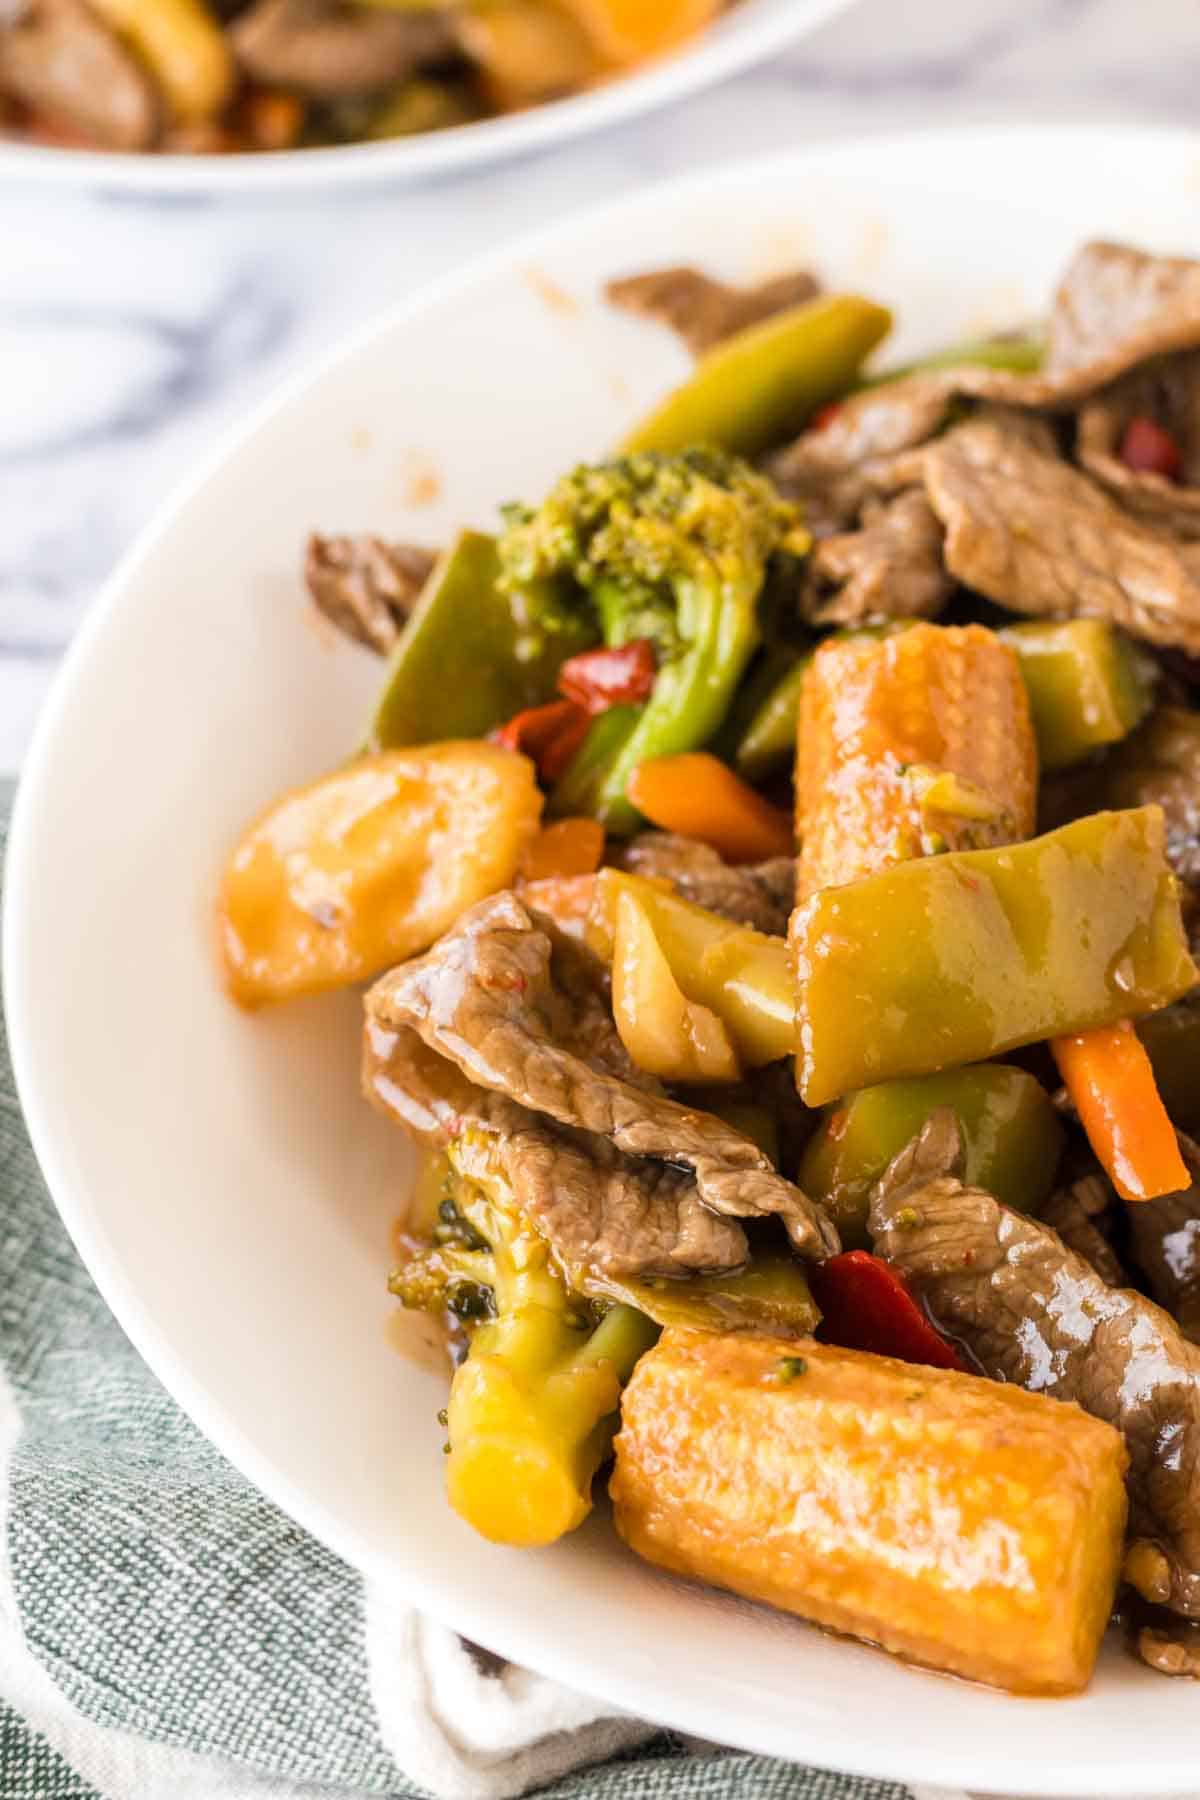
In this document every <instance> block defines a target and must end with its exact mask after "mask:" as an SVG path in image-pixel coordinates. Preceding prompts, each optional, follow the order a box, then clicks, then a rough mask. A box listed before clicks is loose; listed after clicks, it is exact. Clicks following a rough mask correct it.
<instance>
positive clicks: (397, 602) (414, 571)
mask: <svg viewBox="0 0 1200 1800" xmlns="http://www.w3.org/2000/svg"><path fill="white" fill-rule="evenodd" d="M436 561H437V554H436V552H435V551H433V550H426V549H425V548H423V547H422V546H421V545H419V544H389V543H386V542H385V541H384V539H383V538H378V537H371V536H370V535H369V534H368V533H363V534H362V535H361V536H360V537H321V536H320V535H319V534H318V533H317V532H315V531H314V532H313V534H312V536H311V537H310V538H309V540H308V547H307V549H306V551H305V557H304V579H305V582H306V583H307V585H308V591H309V593H310V594H311V595H312V598H313V603H314V605H315V606H316V608H317V610H318V611H319V612H322V613H324V615H325V617H326V618H327V619H328V620H329V621H330V622H331V623H332V624H334V625H336V626H337V628H338V630H339V631H343V632H345V634H346V636H347V637H350V638H353V639H354V641H355V642H356V643H358V644H365V645H366V647H367V649H368V650H374V651H377V652H378V654H379V655H380V656H386V654H387V653H388V651H389V650H391V649H392V648H393V647H394V646H395V644H396V641H397V639H398V638H399V636H400V632H401V629H402V627H403V625H404V621H405V620H406V619H407V617H408V615H409V613H410V612H411V611H412V609H413V607H414V606H415V604H416V601H417V596H418V595H419V594H420V592H421V589H422V588H423V587H424V586H425V583H426V581H427V580H428V578H429V573H430V570H431V569H432V568H433V565H434V563H435V562H436Z"/></svg>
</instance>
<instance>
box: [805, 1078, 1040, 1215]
mask: <svg viewBox="0 0 1200 1800" xmlns="http://www.w3.org/2000/svg"><path fill="white" fill-rule="evenodd" d="M939 1106H949V1107H951V1108H952V1109H953V1111H954V1112H955V1113H956V1114H957V1115H958V1120H959V1123H960V1125H961V1126H962V1131H963V1144H964V1148H965V1152H966V1179H967V1181H968V1182H970V1183H971V1184H972V1186H975V1187H981V1188H985V1189H986V1190H987V1192H988V1193H989V1194H994V1195H995V1197H996V1199H997V1200H999V1201H1001V1202H1002V1203H1003V1204H1004V1205H1005V1206H1011V1207H1013V1208H1014V1209H1015V1210H1016V1211H1017V1212H1027V1213H1036V1212H1037V1211H1038V1209H1039V1207H1040V1206H1041V1205H1042V1203H1043V1202H1044V1201H1045V1200H1046V1199H1047V1198H1048V1196H1049V1193H1050V1189H1051V1184H1052V1183H1053V1180H1054V1171H1055V1169H1056V1168H1057V1166H1058V1159H1059V1155H1060V1154H1061V1151H1062V1145H1063V1136H1064V1133H1063V1128H1062V1126H1061V1124H1060V1123H1059V1120H1058V1115H1057V1113H1056V1112H1055V1110H1054V1107H1053V1106H1052V1104H1051V1102H1050V1097H1049V1095H1048V1094H1047V1093H1046V1090H1045V1088H1044V1087H1043V1086H1042V1084H1041V1082H1039V1081H1037V1080H1035V1079H1034V1077H1033V1076H1032V1075H1030V1074H1028V1073H1027V1072H1026V1071H1025V1070H1024V1069H1018V1068H1014V1067H1013V1066H1012V1065H1011V1064H1009V1063H977V1064H976V1065H975V1066H974V1067H972V1068H968V1069H949V1070H947V1071H946V1072H945V1073H944V1074H941V1075H920V1076H917V1077H916V1079H915V1080H911V1081H885V1082H882V1083H880V1085H879V1086H877V1087H868V1088H861V1089H860V1090H859V1092H858V1093H856V1094H849V1095H848V1096H847V1097H846V1099H845V1100H843V1101H842V1102H841V1103H840V1104H839V1105H837V1106H835V1107H833V1108H831V1109H830V1111H829V1112H828V1113H827V1114H826V1116H825V1118H824V1119H823V1121H822V1123H821V1125H820V1126H819V1127H818V1129H817V1131H816V1133H815V1135H814V1136H813V1137H811V1138H810V1139H809V1141H808V1144H807V1145H806V1147H805V1151H804V1155H803V1157H802V1158H801V1161H800V1173H799V1176H798V1180H799V1183H800V1186H801V1187H802V1188H803V1189H804V1191H805V1193H806V1194H810V1195H811V1196H812V1198H813V1199H814V1200H820V1201H822V1202H823V1203H824V1206H825V1209H826V1211H827V1212H828V1213H829V1216H830V1218H831V1219H832V1220H833V1221H834V1224H835V1225H836V1226H837V1228H838V1231H839V1232H840V1233H841V1237H842V1242H843V1244H844V1245H845V1246H846V1248H847V1249H848V1250H855V1249H869V1247H870V1245H869V1240H868V1236H867V1208H868V1204H869V1201H870V1197H871V1189H872V1188H873V1187H874V1185H875V1183H876V1182H877V1181H878V1180H879V1177H880V1176H881V1175H882V1174H883V1172H884V1170H885V1169H886V1168H887V1166H888V1164H889V1163H890V1162H891V1160H892V1158H893V1156H895V1155H896V1154H897V1153H898V1152H899V1151H901V1150H903V1148H904V1146H905V1144H908V1143H911V1141H912V1139H913V1138H914V1137H915V1136H916V1135H917V1133H918V1131H920V1129H921V1127H922V1125H924V1123H925V1121H926V1119H928V1117H929V1115H930V1113H932V1112H934V1111H936V1109H937V1108H938V1107H939Z"/></svg>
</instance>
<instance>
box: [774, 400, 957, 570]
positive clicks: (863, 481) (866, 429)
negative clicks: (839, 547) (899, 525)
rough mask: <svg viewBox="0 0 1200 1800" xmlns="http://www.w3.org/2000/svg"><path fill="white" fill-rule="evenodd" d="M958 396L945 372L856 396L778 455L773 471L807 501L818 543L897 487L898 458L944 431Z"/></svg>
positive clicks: (827, 413)
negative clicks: (881, 494) (871, 500)
mask: <svg viewBox="0 0 1200 1800" xmlns="http://www.w3.org/2000/svg"><path fill="white" fill-rule="evenodd" d="M951 394H952V388H951V385H950V383H949V382H948V380H947V378H946V376H945V375H944V374H942V373H934V374H927V375H911V376H908V377H907V378H905V379H903V380H898V381H889V382H887V383H885V384H884V385H883V386H882V387H874V388H867V389H865V390H864V392H862V393H861V394H852V395H851V396H850V397H849V398H848V399H846V400H843V401H842V402H841V403H840V404H839V405H837V406H834V407H830V408H827V409H826V411H825V413H824V414H822V415H819V416H818V421H817V422H816V423H815V424H814V425H812V426H811V427H810V428H809V429H808V430H807V431H805V432H803V433H802V434H801V435H800V436H799V437H798V438H797V439H796V441H795V443H793V444H790V445H789V446H788V448H787V449H786V450H782V451H780V452H779V453H778V454H777V455H776V456H774V457H772V458H771V460H770V462H769V464H768V472H769V473H770V475H771V476H772V478H773V479H774V480H775V482H776V483H777V484H778V486H779V487H780V489H781V490H782V492H783V493H785V494H787V495H788V496H789V497H790V498H791V499H795V500H799V501H801V502H802V503H803V505H804V511H805V519H806V522H807V523H808V524H809V525H810V526H811V527H812V529H813V530H814V531H815V532H816V533H817V535H818V537H827V536H829V535H831V534H832V533H834V532H839V531H842V530H844V529H845V527H846V526H847V525H851V524H853V523H854V521H855V520H856V519H857V517H858V515H859V512H860V511H861V509H862V506H863V503H864V501H866V500H867V499H869V498H870V497H871V496H872V495H874V494H877V493H879V492H881V491H887V490H890V489H891V488H892V487H893V486H894V484H895V477H894V474H893V466H894V464H895V462H896V460H897V459H898V458H900V457H902V455H903V454H904V452H906V451H910V450H913V449H914V448H916V447H917V446H918V445H921V444H924V443H927V442H928V441H929V439H930V438H932V437H933V436H934V434H935V433H936V432H937V431H940V429H941V427H942V425H943V424H944V423H945V419H946V413H947V409H948V407H949V404H950V398H951Z"/></svg>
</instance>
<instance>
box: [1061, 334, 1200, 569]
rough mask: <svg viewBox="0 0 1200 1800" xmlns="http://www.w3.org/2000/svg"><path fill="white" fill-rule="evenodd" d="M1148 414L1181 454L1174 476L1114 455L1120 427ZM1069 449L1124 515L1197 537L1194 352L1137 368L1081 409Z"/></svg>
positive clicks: (1198, 431)
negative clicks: (1131, 464) (1135, 465)
mask: <svg viewBox="0 0 1200 1800" xmlns="http://www.w3.org/2000/svg"><path fill="white" fill-rule="evenodd" d="M1134 418H1150V419H1153V420H1154V421H1155V423H1156V424H1159V425H1161V426H1162V427H1163V428H1164V429H1165V430H1166V431H1168V432H1170V434H1171V436H1172V437H1173V438H1174V440H1175V442H1176V443H1177V444H1178V445H1179V448H1180V450H1181V451H1182V453H1183V465H1182V468H1181V470H1180V473H1179V477H1178V479H1171V478H1169V477H1167V476H1166V475H1157V474H1153V473H1152V472H1150V471H1148V470H1144V469H1131V468H1129V467H1128V465H1127V464H1126V463H1124V462H1122V460H1121V455H1120V449H1121V440H1122V438H1123V436H1124V433H1125V427H1126V426H1127V425H1128V424H1129V421H1130V420H1131V419H1134ZM1075 454H1076V457H1077V458H1078V460H1079V462H1081V463H1082V464H1083V466H1084V468H1085V469H1086V470H1087V471H1088V473H1089V474H1090V475H1093V476H1094V477H1095V479H1096V480H1097V481H1098V482H1100V483H1101V485H1102V486H1103V487H1105V488H1107V489H1108V491H1109V493H1111V494H1112V495H1113V496H1114V498H1116V499H1118V500H1119V501H1120V503H1121V505H1122V506H1123V507H1124V509H1125V511H1126V512H1129V513H1133V514H1134V516H1135V517H1136V518H1139V519H1144V520H1145V522H1146V523H1147V524H1148V525H1152V526H1154V527H1156V528H1157V529H1158V530H1160V531H1166V532H1169V533H1170V534H1171V535H1173V536H1176V537H1182V538H1197V537H1200V352H1197V351H1194V350H1193V351H1185V352H1184V353H1183V354H1181V355H1179V356H1170V357H1166V358H1164V359H1163V360H1162V361H1161V362H1153V363H1148V364H1147V365H1146V366H1145V367H1143V368H1140V369H1136V370H1134V372H1133V373H1132V374H1130V375H1127V376H1125V378H1124V379H1123V380H1122V381H1119V382H1117V383H1115V385H1114V386H1112V387H1110V388H1106V389H1105V390H1104V391H1103V392H1102V393H1100V394H1097V395H1096V397H1095V398H1094V399H1093V400H1089V401H1088V402H1087V404H1086V405H1085V406H1084V407H1083V408H1082V409H1081V411H1080V414H1079V421H1078V426H1077V430H1076V437H1075Z"/></svg>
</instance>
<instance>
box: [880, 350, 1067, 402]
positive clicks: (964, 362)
mask: <svg viewBox="0 0 1200 1800" xmlns="http://www.w3.org/2000/svg"><path fill="white" fill-rule="evenodd" d="M1044 354H1045V345H1044V344H1043V343H1042V341H1041V339H1040V338H1031V337H1011V338H1007V337H1005V338H1001V337H994V338H967V339H965V340H964V341H963V342H962V343H961V344H947V345H945V346H944V347H943V348H942V349H941V350H931V351H930V353H929V355H928V356H920V357H918V358H917V359H916V361H915V362H910V363H903V364H902V365H901V366H900V367H899V368H896V369H881V370H880V372H879V373H878V374H877V375H867V376H865V377H864V378H863V379H862V380H861V381H857V382H856V383H855V391H856V392H861V390H862V389H864V388H876V387H883V386H884V385H885V384H886V383H887V382H889V381H903V380H904V379H905V378H906V377H907V376H909V375H923V374H925V373H926V372H927V371H934V370H938V369H967V368H977V369H980V368H982V369H1007V370H1008V371H1009V373H1010V374H1012V375H1035V374H1036V373H1037V371H1038V370H1039V369H1040V368H1041V366H1042V359H1043V356H1044Z"/></svg>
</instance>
